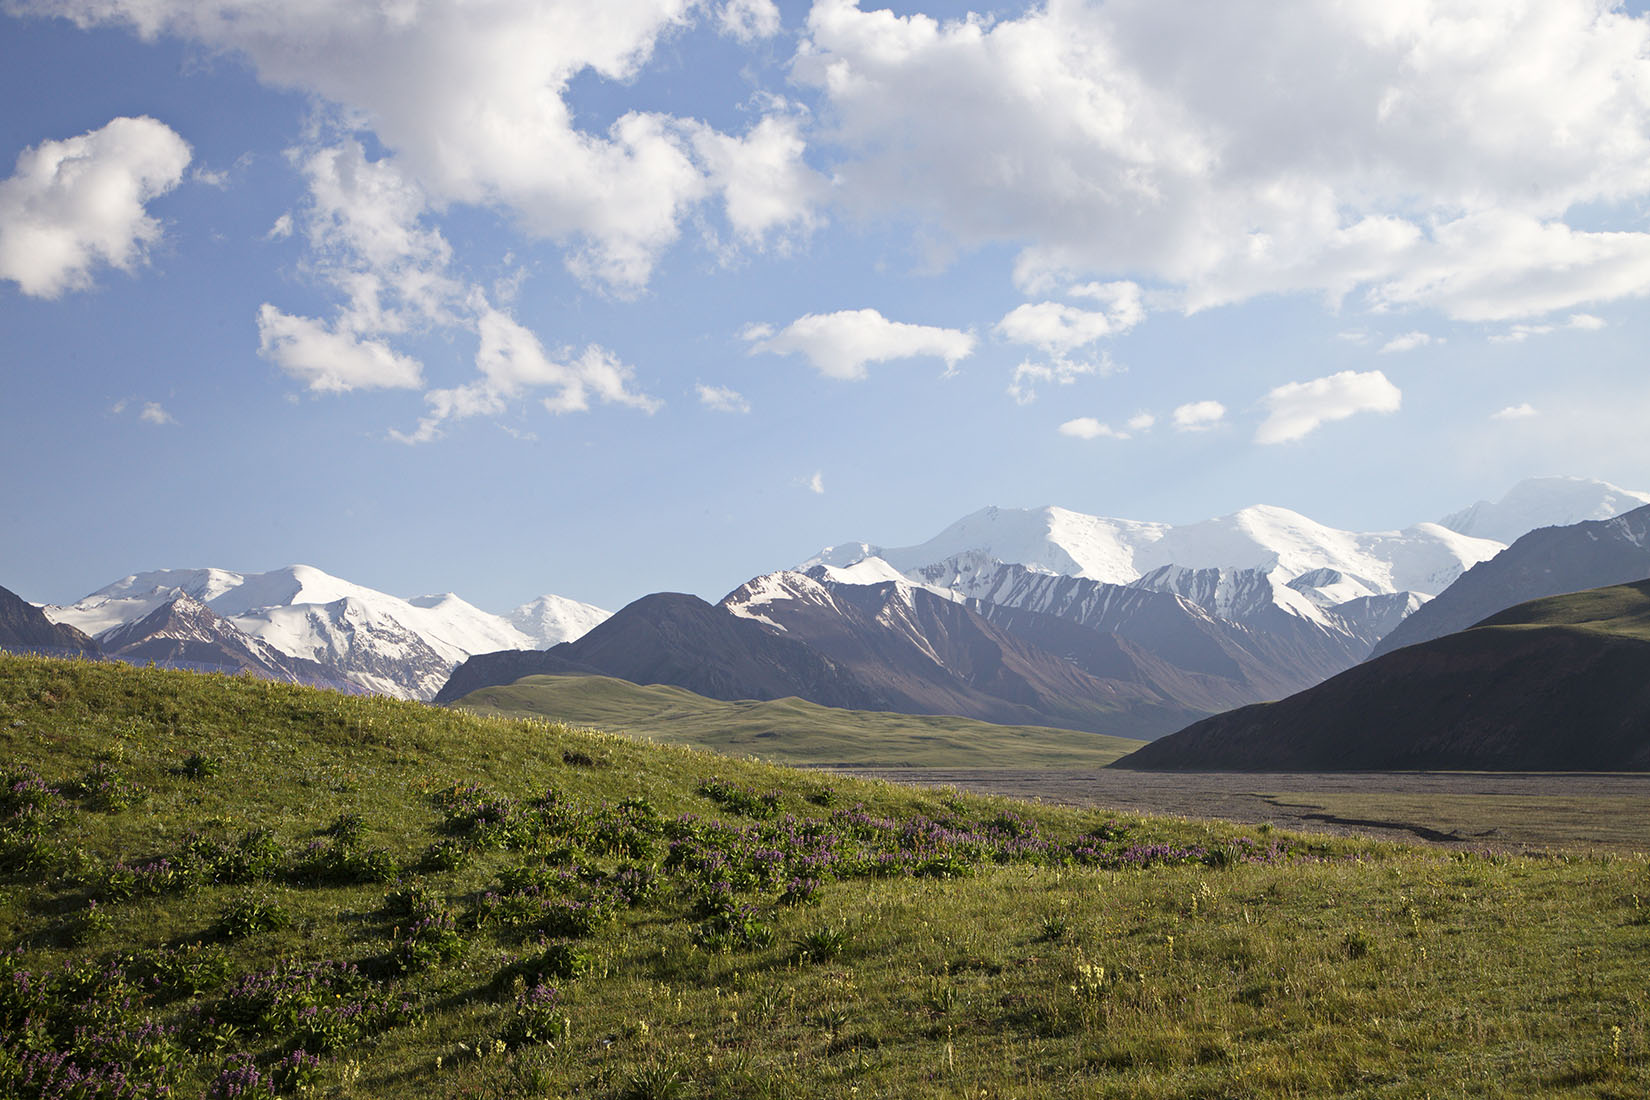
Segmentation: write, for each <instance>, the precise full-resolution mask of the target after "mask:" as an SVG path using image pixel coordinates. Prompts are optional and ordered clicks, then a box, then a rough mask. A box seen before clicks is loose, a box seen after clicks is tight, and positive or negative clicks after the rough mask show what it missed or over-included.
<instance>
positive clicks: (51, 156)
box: [0, 117, 191, 298]
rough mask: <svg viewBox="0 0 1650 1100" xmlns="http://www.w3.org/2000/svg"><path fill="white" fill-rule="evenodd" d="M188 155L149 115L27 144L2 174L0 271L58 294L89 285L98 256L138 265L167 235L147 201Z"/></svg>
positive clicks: (171, 181) (47, 294) (173, 181)
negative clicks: (12, 166) (8, 171)
mask: <svg viewBox="0 0 1650 1100" xmlns="http://www.w3.org/2000/svg"><path fill="white" fill-rule="evenodd" d="M190 156H191V153H190V149H189V145H188V143H187V142H185V141H184V140H183V138H181V137H179V136H178V135H177V134H176V133H175V132H174V131H173V130H172V128H171V127H169V126H167V125H166V124H165V123H162V122H157V121H155V120H154V119H152V118H147V117H144V118H117V119H114V120H113V121H111V122H109V123H108V124H107V125H105V126H103V127H102V128H101V129H97V130H92V131H89V132H88V133H84V134H80V135H79V136H77V137H72V138H65V139H64V140H62V141H43V142H41V143H40V144H39V145H36V146H34V147H32V148H29V149H25V150H24V151H23V152H22V153H21V154H20V155H19V156H18V158H17V167H16V170H15V171H14V172H13V173H12V175H11V178H9V179H7V180H4V181H0V279H9V280H11V281H13V282H15V283H16V284H17V285H18V287H19V289H21V290H22V291H23V293H24V294H28V295H30V296H32V297H37V298H56V297H58V296H60V295H61V294H63V292H64V291H67V290H84V289H85V288H87V287H89V286H91V285H92V271H93V269H94V268H96V267H97V266H98V265H99V264H108V265H109V266H111V267H116V268H119V269H121V270H123V271H131V270H132V269H133V268H134V267H135V266H136V265H137V264H138V263H139V262H141V261H142V260H143V258H144V256H145V255H146V250H147V249H148V247H149V246H150V245H153V244H154V243H155V242H156V241H158V240H160V237H161V223H160V222H159V221H158V220H156V219H155V218H154V217H152V216H150V214H149V213H148V211H147V209H146V208H145V204H146V203H147V202H149V200H151V199H153V198H156V197H157V196H160V195H164V194H166V193H167V192H168V191H171V190H172V189H173V188H175V187H176V186H177V185H178V183H179V182H180V181H181V180H182V179H183V173H184V169H186V168H188V167H189V161H190Z"/></svg>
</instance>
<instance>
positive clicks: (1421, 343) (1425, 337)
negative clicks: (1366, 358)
mask: <svg viewBox="0 0 1650 1100" xmlns="http://www.w3.org/2000/svg"><path fill="white" fill-rule="evenodd" d="M1434 343H1437V344H1442V343H1443V341H1442V340H1435V339H1434V338H1433V337H1432V336H1431V335H1429V334H1428V333H1425V332H1406V333H1404V334H1403V335H1402V336H1394V337H1393V338H1392V339H1390V340H1388V341H1387V342H1386V343H1384V344H1382V345H1381V354H1382V355H1390V354H1392V353H1393V352H1400V351H1414V350H1415V349H1416V348H1424V347H1426V346H1427V345H1428V344H1434Z"/></svg>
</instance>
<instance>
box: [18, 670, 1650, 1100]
mask: <svg viewBox="0 0 1650 1100" xmlns="http://www.w3.org/2000/svg"><path fill="white" fill-rule="evenodd" d="M0 768H3V769H4V770H5V772H6V775H5V777H4V784H3V785H0V946H4V948H5V949H6V951H7V952H8V953H7V954H6V955H5V956H4V958H3V960H0V1095H4V1096H8V1097H12V1096H15V1097H22V1098H28V1100H32V1098H35V1097H52V1098H59V1097H62V1098H67V1097H114V1096H117V1095H118V1096H122V1097H132V1096H137V1097H156V1096H162V1095H172V1096H179V1097H198V1096H203V1095H205V1096H209V1097H213V1098H217V1097H231V1096H236V1097H259V1098H265V1100H267V1098H269V1097H272V1096H276V1095H312V1096H322V1097H332V1096H336V1097H405V1096H418V1097H438V1098H455V1100H456V1098H459V1097H481V1098H498V1100H504V1098H513V1097H520V1098H527V1097H560V1096H579V1097H592V1098H613V1100H634V1098H660V1097H684V1098H686V1097H706V1098H709V1097H715V1098H724V1097H731V1098H744V1097H750V1098H757V1097H796V1098H813V1097H844V1098H847V1097H902V1098H903V1097H957V1098H961V1097H971V1098H976V1100H978V1098H1009V1097H1019V1098H1024V1100H1030V1098H1033V1097H1039V1098H1040V1097H1078V1096H1081V1097H1200V1096H1242V1097H1274V1096H1275V1097H1284V1096H1293V1097H1298V1096H1334V1095H1347V1096H1351V1095H1357V1096H1382V1097H1385V1096H1391V1097H1420V1096H1435V1097H1437V1096H1503V1095H1555V1094H1565V1093H1569V1094H1575V1095H1586V1096H1610V1097H1614V1096H1621V1097H1626V1096H1642V1095H1644V1094H1645V1092H1646V1090H1647V1089H1650V1012H1647V999H1650V993H1647V990H1646V986H1645V984H1644V980H1643V975H1644V960H1645V957H1646V952H1647V950H1650V913H1647V909H1646V905H1647V901H1646V899H1650V864H1647V863H1646V861H1645V860H1644V859H1643V858H1632V859H1621V858H1603V857H1597V858H1576V859H1552V860H1533V859H1523V858H1516V859H1508V858H1501V857H1487V856H1486V857H1478V856H1460V855H1455V856H1451V855H1446V854H1443V853H1440V852H1437V851H1431V850H1414V849H1404V848H1397V847H1391V846H1382V845H1374V844H1369V843H1356V842H1349V841H1326V840H1312V841H1307V840H1304V839H1299V838H1292V837H1284V836H1278V835H1271V834H1266V833H1264V832H1257V833H1256V834H1254V835H1252V836H1247V837H1246V836H1242V835H1240V833H1239V831H1238V830H1236V829H1235V828H1228V827H1225V826H1214V825H1207V824H1201V823H1195V822H1187V821H1180V820H1170V819H1135V818H1129V817H1114V816H1112V815H1108V814H1104V813H1098V812H1078V811H1072V810H1056V809H1052V808H1047V807H1039V806H1033V805H1029V804H1023V803H1009V802H1006V801H1003V800H998V799H989V798H981V797H965V796H958V795H956V794H953V793H948V792H945V791H920V790H910V789H905V788H897V787H892V786H885V785H880V784H871V783H862V782H855V781H850V780H842V779H834V778H831V777H827V776H824V775H821V774H819V773H813V772H803V771H786V770H782V769H777V768H773V767H769V766H766V765H760V764H756V763H751V762H746V761H740V760H733V759H729V758H726V757H720V756H716V755H713V754H710V753H704V752H698V751H690V750H686V749H681V748H676V747H671V746H661V745H651V744H644V743H639V742H635V741H632V740H628V739H624V738H619V737H614V736H607V735H602V734H597V733H592V732H580V731H575V730H569V729H567V728H566V727H562V726H555V725H549V724H545V723H539V722H530V721H519V720H508V721H507V720H499V719H489V718H482V717H476V716H471V715H466V714H460V713H455V712H450V711H442V710H436V709H432V708H429V707H424V706H419V705H417V704H408V703H400V702H395V701H391V700H385V699H375V698H361V697H346V696H342V695H334V694H326V693H321V692H317V691H313V690H308V689H303V688H296V687H290V686H286V685H279V684H271V683H266V682H261V681H256V680H251V679H242V678H234V679H231V678H223V677H212V676H199V675H193V674H188V673H175V672H162V671H153V670H148V671H145V670H133V669H129V668H124V667H121V666H112V665H99V664H90V663H66V662H52V661H46V660H40V659H32V658H13V657H0Z"/></svg>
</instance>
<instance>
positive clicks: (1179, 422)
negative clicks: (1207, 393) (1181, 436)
mask: <svg viewBox="0 0 1650 1100" xmlns="http://www.w3.org/2000/svg"><path fill="white" fill-rule="evenodd" d="M1224 419H1226V406H1225V405H1222V404H1221V403H1220V402H1219V401H1192V402H1189V403H1188V404H1185V405H1181V406H1178V407H1177V408H1176V409H1175V411H1174V426H1175V431H1179V432H1201V431H1207V430H1208V429H1210V428H1212V427H1214V426H1215V425H1216V424H1219V423H1220V422H1221V421H1222V420H1224Z"/></svg>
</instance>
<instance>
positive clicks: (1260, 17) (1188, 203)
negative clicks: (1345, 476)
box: [794, 0, 1650, 320]
mask: <svg viewBox="0 0 1650 1100" xmlns="http://www.w3.org/2000/svg"><path fill="white" fill-rule="evenodd" d="M868 7H869V5H868ZM1647 53H1650V21H1647V20H1645V19H1642V18H1638V19H1636V18H1633V17H1632V16H1630V15H1629V14H1627V13H1626V12H1624V11H1622V10H1620V9H1619V8H1616V7H1612V6H1611V5H1607V4H1602V3H1597V2H1594V0H1547V2H1544V3H1518V4H1476V5H1474V4H1465V5H1440V4H1432V3H1407V4H1368V3H1366V4H1336V3H1318V4H1288V5H1276V4H1268V3H1265V2H1263V0H1238V2H1234V3H1228V4H1222V5H1220V6H1219V7H1218V8H1217V9H1211V8H1209V7H1208V6H1207V5H1199V4H1193V3H1190V2H1189V0H1183V2H1177V0H1164V2H1159V3H1145V2H1113V3H1105V4H1100V3H1079V2H1058V0H1057V2H1052V3H1048V4H1039V5H1034V6H1032V7H1031V9H1030V10H1029V11H1027V12H1025V13H1024V14H1022V15H1019V16H1017V17H1012V18H998V19H993V18H990V17H973V16H971V17H969V18H966V19H959V20H953V21H949V22H943V23H942V22H940V21H938V20H936V19H934V18H931V17H929V16H927V15H922V14H915V15H911V16H907V17H899V16H895V15H894V14H893V13H892V12H889V11H885V10H861V8H860V6H859V5H858V4H857V3H855V2H853V0H817V2H816V3H814V5H813V7H812V10H811V13H810V15H809V19H808V24H807V35H806V38H805V40H804V42H803V44H802V47H801V49H800V51H799V53H798V57H797V61H796V64H795V70H794V71H795V75H796V78H797V79H798V80H799V81H801V82H802V83H803V84H804V85H806V86H808V87H810V88H812V89H815V90H817V92H818V93H819V94H820V95H821V96H823V97H824V98H825V99H826V100H827V102H828V105H829V108H830V111H829V116H828V117H830V118H831V119H833V120H834V128H833V130H832V131H831V132H830V133H829V135H828V136H829V137H830V139H831V140H832V142H833V146H834V147H835V148H838V149H841V150H842V155H841V156H840V158H839V160H838V162H837V163H835V164H833V165H832V168H833V171H834V178H835V179H836V180H837V182H838V191H839V193H840V194H841V196H842V200H843V201H844V202H845V203H847V204H849V205H850V206H854V207H857V208H860V209H863V210H866V211H869V212H873V213H877V214H886V213H888V212H894V213H896V214H898V215H900V216H903V217H906V218H908V219H909V220H910V221H912V222H913V223H915V224H918V225H919V226H921V227H922V229H923V231H924V232H928V233H932V234H943V235H948V236H950V237H952V238H954V239H956V240H958V241H961V242H963V243H965V244H983V243H990V242H1004V243H1008V244H1010V245H1011V246H1016V247H1020V248H1021V249H1022V251H1021V253H1020V258H1019V261H1018V263H1017V271H1016V274H1017V277H1018V279H1019V280H1020V282H1021V285H1022V286H1034V285H1043V282H1042V281H1043V280H1045V279H1046V277H1048V276H1049V275H1050V274H1051V273H1055V272H1065V273H1073V272H1083V271H1093V272H1110V273H1128V274H1131V275H1140V276H1147V277H1150V278H1152V279H1154V280H1157V281H1160V282H1161V283H1163V284H1164V286H1165V289H1166V291H1172V292H1174V293H1176V294H1178V296H1179V298H1180V302H1181V304H1182V305H1183V306H1185V307H1186V308H1193V309H1195V308H1203V307H1207V306H1212V305H1216V304H1220V303H1223V302H1235V301H1241V300H1244V299H1246V298H1250V297H1253V296H1256V295H1259V294H1266V293H1273V292H1284V291H1300V290H1305V291H1315V292H1319V293H1322V294H1324V295H1326V296H1327V297H1328V298H1330V299H1334V300H1338V299H1341V298H1344V297H1345V296H1347V295H1349V294H1351V293H1353V292H1356V291H1362V292H1364V293H1366V294H1367V295H1368V296H1369V299H1370V301H1371V302H1372V304H1374V305H1376V306H1378V307H1379V306H1400V305H1403V306H1409V305H1418V306H1426V307H1433V308H1437V309H1440V310H1443V311H1444V312H1445V313H1446V314H1448V315H1449V316H1451V317H1455V318H1458V319H1466V320H1475V319H1476V320H1487V319H1508V318H1513V317H1525V316H1536V315H1540V314H1542V313H1545V312H1548V311H1551V310H1558V309H1570V308H1574V307H1576V306H1577V305H1579V304H1580V303H1582V302H1590V301H1608V300H1612V299H1616V298H1620V297H1624V296H1630V295H1639V294H1643V293H1645V292H1646V291H1647V290H1650V234H1646V233H1640V232H1623V233H1596V232H1582V231H1579V230H1576V229H1573V228H1572V227H1570V226H1569V225H1567V224H1565V223H1564V222H1563V221H1562V219H1563V218H1564V217H1565V215H1566V212H1567V211H1570V210H1572V209H1576V208H1578V207H1580V206H1583V205H1585V204H1588V203H1612V202H1620V201H1622V200H1642V198H1643V197H1645V195H1646V194H1647V193H1650V80H1647V79H1646V77H1645V68H1646V62H1645V61H1644V58H1645V57H1646V55H1647Z"/></svg>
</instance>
